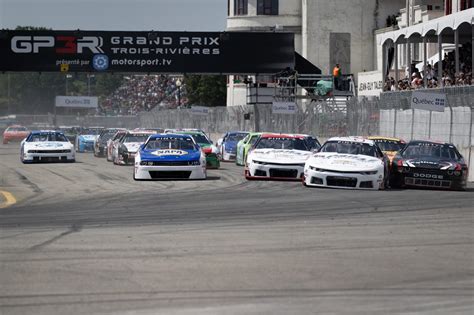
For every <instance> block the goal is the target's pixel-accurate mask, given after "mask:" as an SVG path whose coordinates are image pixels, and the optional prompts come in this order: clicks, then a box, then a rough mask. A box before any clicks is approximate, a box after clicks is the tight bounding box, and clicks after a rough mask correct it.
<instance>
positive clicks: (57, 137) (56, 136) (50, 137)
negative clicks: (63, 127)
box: [28, 133, 69, 142]
mask: <svg viewBox="0 0 474 315" xmlns="http://www.w3.org/2000/svg"><path fill="white" fill-rule="evenodd" d="M44 141H58V142H68V141H69V140H68V139H67V138H66V137H65V136H64V135H62V134H60V133H40V134H34V135H31V136H30V137H29V138H28V142H44Z"/></svg>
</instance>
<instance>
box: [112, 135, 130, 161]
mask: <svg viewBox="0 0 474 315" xmlns="http://www.w3.org/2000/svg"><path fill="white" fill-rule="evenodd" d="M125 134H127V130H126V129H124V130H119V131H117V132H116V133H115V134H114V136H113V137H112V138H111V139H109V140H107V161H108V162H113V161H114V159H115V155H114V153H115V152H117V150H116V149H117V147H118V143H119V141H120V139H121V138H122V137H123V136H124V135H125Z"/></svg>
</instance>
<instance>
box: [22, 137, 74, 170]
mask: <svg viewBox="0 0 474 315" xmlns="http://www.w3.org/2000/svg"><path fill="white" fill-rule="evenodd" d="M20 150H21V152H20V160H21V161H22V162H23V163H32V162H75V161H76V156H75V154H76V152H75V150H74V145H73V144H72V143H71V142H69V140H68V138H67V137H66V136H65V135H64V134H63V133H62V132H59V131H54V130H44V131H32V132H31V133H30V134H29V135H28V137H26V139H24V140H23V141H22V142H21V149H20Z"/></svg>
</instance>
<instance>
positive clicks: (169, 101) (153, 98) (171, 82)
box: [99, 75, 188, 115]
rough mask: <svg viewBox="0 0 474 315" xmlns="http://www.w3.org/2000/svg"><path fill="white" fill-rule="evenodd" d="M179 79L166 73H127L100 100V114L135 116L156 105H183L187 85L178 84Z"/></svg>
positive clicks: (174, 106) (186, 100)
mask: <svg viewBox="0 0 474 315" xmlns="http://www.w3.org/2000/svg"><path fill="white" fill-rule="evenodd" d="M178 80H180V81H181V82H182V80H183V79H182V78H179V77H174V76H167V75H134V76H126V77H124V79H123V82H122V85H121V86H120V87H119V88H118V89H116V90H115V91H114V92H113V93H112V94H111V95H109V96H108V97H106V98H105V99H104V100H103V101H102V102H100V106H99V114H102V115H136V114H137V113H139V112H143V111H149V110H151V109H153V108H154V107H156V106H161V107H164V108H176V107H178V105H186V104H187V102H188V99H187V97H186V87H185V85H184V84H183V85H181V86H179V87H178V84H179V83H178V84H177V81H178ZM178 103H179V104H178Z"/></svg>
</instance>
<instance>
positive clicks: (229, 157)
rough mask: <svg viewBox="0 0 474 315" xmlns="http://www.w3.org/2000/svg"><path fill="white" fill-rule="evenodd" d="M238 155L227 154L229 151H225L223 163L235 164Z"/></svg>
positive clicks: (233, 153)
mask: <svg viewBox="0 0 474 315" xmlns="http://www.w3.org/2000/svg"><path fill="white" fill-rule="evenodd" d="M236 157H237V155H236V153H235V152H227V151H224V154H222V161H225V162H233V161H235V160H236Z"/></svg>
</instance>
